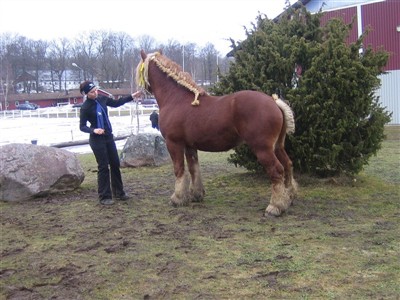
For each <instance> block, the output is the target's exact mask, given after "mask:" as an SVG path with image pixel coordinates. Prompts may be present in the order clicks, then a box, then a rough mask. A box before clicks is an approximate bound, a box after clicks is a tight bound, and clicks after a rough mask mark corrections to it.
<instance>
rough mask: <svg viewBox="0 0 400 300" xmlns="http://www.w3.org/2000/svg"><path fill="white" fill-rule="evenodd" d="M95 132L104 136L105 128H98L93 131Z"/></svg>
mask: <svg viewBox="0 0 400 300" xmlns="http://www.w3.org/2000/svg"><path fill="white" fill-rule="evenodd" d="M93 132H94V133H95V134H98V135H102V134H104V129H103V128H96V129H94V130H93Z"/></svg>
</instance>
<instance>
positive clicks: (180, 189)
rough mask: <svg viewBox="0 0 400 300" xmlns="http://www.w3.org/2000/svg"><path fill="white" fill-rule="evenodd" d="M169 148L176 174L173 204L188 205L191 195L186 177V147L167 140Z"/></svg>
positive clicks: (172, 197)
mask: <svg viewBox="0 0 400 300" xmlns="http://www.w3.org/2000/svg"><path fill="white" fill-rule="evenodd" d="M167 148H168V152H169V154H170V156H171V159H172V163H173V166H174V173H175V191H174V193H173V194H172V196H171V204H172V205H174V206H182V205H187V204H188V203H189V201H190V195H189V188H188V186H189V185H188V180H187V178H186V176H185V161H184V147H183V146H181V145H179V144H176V143H171V142H169V141H168V140H167Z"/></svg>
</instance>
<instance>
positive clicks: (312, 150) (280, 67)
mask: <svg viewBox="0 0 400 300" xmlns="http://www.w3.org/2000/svg"><path fill="white" fill-rule="evenodd" d="M321 15H322V14H321V13H319V14H314V15H312V14H310V13H309V12H308V11H307V10H306V9H305V8H304V7H302V8H301V9H299V10H296V11H291V10H290V9H289V10H288V11H287V13H286V14H285V15H284V16H283V17H282V18H281V19H280V20H279V21H278V22H274V21H272V20H268V19H267V18H263V17H262V16H258V18H257V22H256V24H253V28H252V29H251V30H247V31H246V36H247V38H246V40H244V41H243V42H241V43H239V44H238V45H233V48H234V57H235V59H234V62H233V63H232V65H231V67H230V69H229V72H228V74H227V75H226V76H223V77H222V78H221V80H220V82H219V84H218V85H217V86H215V88H214V89H213V92H215V94H226V93H231V92H234V91H239V90H244V89H250V90H259V91H263V92H265V93H267V94H273V93H277V94H279V95H280V96H281V98H283V99H285V100H288V101H289V103H290V105H291V106H292V108H293V110H294V113H295V121H296V132H295V134H294V135H292V136H288V138H287V150H288V154H289V156H290V157H291V158H292V160H293V163H294V168H295V170H297V171H299V172H303V173H311V174H318V175H322V176H326V175H334V174H339V173H358V172H359V171H360V170H361V169H362V167H363V165H365V164H367V163H368V159H369V158H370V157H371V156H372V155H374V154H376V152H377V151H378V150H379V149H380V146H381V142H382V140H383V138H384V125H385V124H386V123H388V122H389V121H390V114H388V113H387V112H386V111H385V110H384V108H382V107H380V105H379V103H378V98H377V97H376V96H375V95H374V91H375V90H376V89H377V88H378V87H379V85H380V81H379V79H378V77H377V76H378V75H380V74H382V73H383V71H382V69H383V67H384V66H385V65H386V63H387V59H388V54H387V53H386V52H385V51H383V50H379V51H375V52H374V51H372V49H369V48H367V49H364V50H363V52H362V53H360V49H362V45H363V39H364V35H363V36H361V37H360V38H359V39H358V40H357V41H356V42H355V43H352V44H348V43H346V39H347V36H348V34H349V31H350V29H351V26H352V25H351V24H350V25H346V24H344V23H343V22H342V21H341V20H338V19H333V20H331V21H329V22H328V23H327V25H326V26H324V27H321V26H320V17H321ZM229 161H230V162H232V163H234V164H235V165H240V166H244V167H246V168H247V169H249V170H259V169H261V167H260V165H259V164H258V163H257V161H256V158H255V156H254V155H253V154H252V152H251V151H250V150H249V148H248V147H247V146H246V145H243V146H240V147H238V148H236V149H235V153H233V154H232V155H231V156H230V158H229Z"/></svg>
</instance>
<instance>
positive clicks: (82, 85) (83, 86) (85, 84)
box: [79, 80, 92, 94]
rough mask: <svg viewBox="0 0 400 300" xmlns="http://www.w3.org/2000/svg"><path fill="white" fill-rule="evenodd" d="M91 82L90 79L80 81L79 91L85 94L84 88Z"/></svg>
mask: <svg viewBox="0 0 400 300" xmlns="http://www.w3.org/2000/svg"><path fill="white" fill-rule="evenodd" d="M91 83H92V82H91V81H90V80H85V81H84V82H82V83H81V84H80V85H79V92H80V93H81V94H87V92H88V91H87V92H85V88H86V87H87V86H89V84H91Z"/></svg>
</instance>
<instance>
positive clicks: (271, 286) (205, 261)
mask: <svg viewBox="0 0 400 300" xmlns="http://www.w3.org/2000/svg"><path fill="white" fill-rule="evenodd" d="M226 156H227V154H224V153H222V154H210V155H208V154H207V155H203V154H202V156H201V161H202V173H203V178H204V183H205V186H206V198H205V201H204V202H202V203H192V204H190V205H189V206H187V207H178V208H174V207H172V206H170V204H169V197H170V195H171V194H172V190H173V185H174V178H173V175H172V166H171V165H165V166H162V167H145V168H139V169H123V170H122V172H123V178H124V183H125V188H126V191H127V192H128V193H129V194H130V195H131V196H132V199H131V200H128V201H126V202H117V203H116V204H115V205H113V206H111V207H104V206H101V205H99V204H98V202H97V193H96V172H95V163H94V161H93V158H92V156H91V155H85V156H82V157H81V158H80V159H81V161H82V164H83V166H84V169H85V173H86V178H85V181H84V182H83V184H82V186H81V188H79V189H78V190H76V191H73V192H70V193H64V194H57V195H49V196H47V197H44V198H40V199H36V200H34V201H29V202H25V203H2V204H1V206H0V207H1V213H0V215H1V252H0V258H1V267H0V287H1V292H0V299H13V300H15V299H327V298H330V299H345V298H347V299H349V298H353V299H367V298H369V299H396V297H398V295H399V294H398V292H399V289H398V287H396V285H395V282H398V279H399V273H398V270H399V269H398V267H396V261H397V262H398V256H397V254H398V250H399V248H398V244H397V242H398V235H397V234H398V232H400V231H399V222H398V219H399V217H400V214H399V203H398V200H396V198H397V196H399V193H398V189H396V188H395V187H394V186H393V185H391V184H389V185H388V184H386V183H383V182H380V181H376V180H374V179H373V180H371V179H370V178H369V177H365V176H361V177H358V178H357V181H352V180H351V179H350V180H348V179H343V180H342V181H341V179H335V180H330V181H329V180H325V181H318V182H315V181H313V180H310V179H300V180H299V182H300V184H301V188H302V190H301V192H300V197H299V199H298V200H297V202H296V203H295V204H294V206H292V207H291V208H290V210H289V211H288V212H287V213H286V214H284V215H283V216H282V217H279V218H268V217H264V216H263V214H264V210H265V208H266V206H267V203H268V198H269V196H270V190H269V185H268V182H267V181H266V180H265V178H264V177H263V176H259V175H255V174H251V173H248V172H246V171H245V170H243V169H240V168H235V167H234V166H232V165H229V164H228V163H227V162H226ZM396 235H397V242H396ZM396 244H397V245H396ZM396 274H397V275H396ZM396 293H397V294H396ZM396 295H397V296H396ZM397 299H398V298H397Z"/></svg>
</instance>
